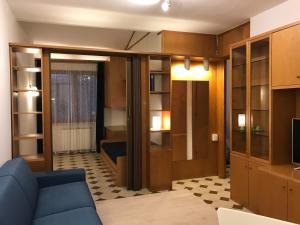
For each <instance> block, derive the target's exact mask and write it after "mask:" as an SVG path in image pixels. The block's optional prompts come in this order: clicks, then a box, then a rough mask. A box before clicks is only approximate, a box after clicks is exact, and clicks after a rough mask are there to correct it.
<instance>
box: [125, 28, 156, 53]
mask: <svg viewBox="0 0 300 225" xmlns="http://www.w3.org/2000/svg"><path fill="white" fill-rule="evenodd" d="M149 34H151V32H148V33H146V34H145V35H143V36H142V37H141V38H140V39H138V40H137V41H136V42H134V43H133V44H132V45H130V46H129V47H128V49H126V50H129V49H132V48H133V47H134V46H136V45H137V44H138V43H140V42H141V41H142V40H144V39H145V38H146V37H147V36H149Z"/></svg>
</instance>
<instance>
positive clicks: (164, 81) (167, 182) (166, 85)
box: [148, 56, 172, 190]
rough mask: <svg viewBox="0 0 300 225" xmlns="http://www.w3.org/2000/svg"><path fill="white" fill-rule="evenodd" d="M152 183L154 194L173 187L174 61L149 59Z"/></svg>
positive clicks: (166, 58)
mask: <svg viewBox="0 0 300 225" xmlns="http://www.w3.org/2000/svg"><path fill="white" fill-rule="evenodd" d="M148 64H149V116H150V118H149V124H150V126H149V128H150V130H149V136H150V137H149V142H150V143H149V154H148V155H149V173H148V174H149V179H148V187H149V188H150V189H151V190H166V189H170V188H171V184H172V170H171V169H172V168H171V167H172V165H171V161H172V143H171V108H170V105H171V59H170V57H166V56H149V63H148Z"/></svg>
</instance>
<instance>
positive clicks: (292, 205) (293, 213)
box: [288, 180, 300, 224]
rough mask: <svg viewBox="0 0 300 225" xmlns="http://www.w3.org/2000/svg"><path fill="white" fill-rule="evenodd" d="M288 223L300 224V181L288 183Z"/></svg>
mask: <svg viewBox="0 0 300 225" xmlns="http://www.w3.org/2000/svg"><path fill="white" fill-rule="evenodd" d="M288 187H289V190H288V221H290V222H293V223H297V224H300V213H299V202H300V181H292V180H289V182H288Z"/></svg>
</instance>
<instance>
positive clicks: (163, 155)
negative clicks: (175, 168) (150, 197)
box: [149, 149, 172, 191]
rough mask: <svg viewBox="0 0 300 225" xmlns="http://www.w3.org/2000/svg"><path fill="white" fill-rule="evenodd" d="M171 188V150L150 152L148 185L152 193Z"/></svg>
mask: <svg viewBox="0 0 300 225" xmlns="http://www.w3.org/2000/svg"><path fill="white" fill-rule="evenodd" d="M171 186H172V150H166V149H164V150H150V185H149V189H150V190H153V191H159V190H170V189H171Z"/></svg>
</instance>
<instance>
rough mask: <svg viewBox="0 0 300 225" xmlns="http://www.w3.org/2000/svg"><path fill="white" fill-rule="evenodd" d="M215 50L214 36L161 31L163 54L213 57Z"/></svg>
mask: <svg viewBox="0 0 300 225" xmlns="http://www.w3.org/2000/svg"><path fill="white" fill-rule="evenodd" d="M216 50H217V41H216V35H210V34H198V33H185V32H176V31H162V52H163V53H172V54H178V55H192V56H193V55H195V56H203V57H215V56H216Z"/></svg>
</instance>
